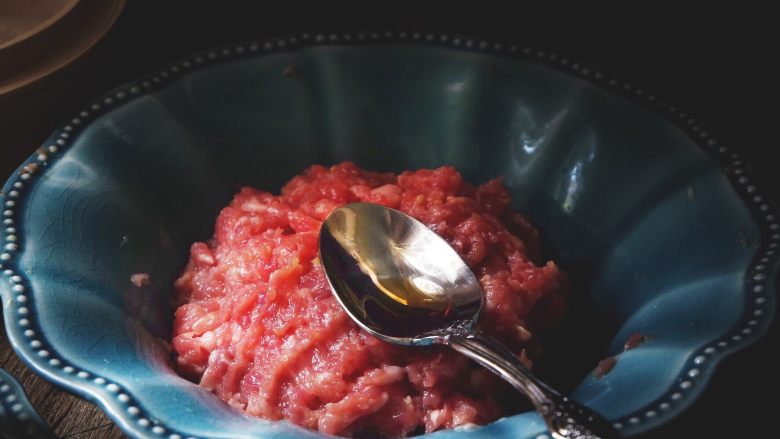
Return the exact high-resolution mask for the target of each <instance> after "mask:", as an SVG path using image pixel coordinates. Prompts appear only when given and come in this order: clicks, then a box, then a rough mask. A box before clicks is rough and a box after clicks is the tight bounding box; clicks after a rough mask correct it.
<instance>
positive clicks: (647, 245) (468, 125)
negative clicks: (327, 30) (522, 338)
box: [0, 34, 780, 439]
mask: <svg viewBox="0 0 780 439" xmlns="http://www.w3.org/2000/svg"><path fill="white" fill-rule="evenodd" d="M334 39H335V40H338V41H339V42H343V41H344V40H346V36H306V35H299V36H295V37H290V38H285V39H282V40H272V41H268V42H255V43H251V42H250V43H246V44H241V45H236V46H231V47H227V48H224V49H220V50H215V51H212V52H207V53H203V54H200V55H196V56H193V57H190V58H187V59H185V60H182V61H180V62H177V63H176V64H173V65H171V66H169V67H167V68H166V69H164V70H163V71H161V72H158V74H156V75H153V76H150V77H148V78H146V79H144V80H142V81H139V82H137V83H133V84H130V85H127V86H125V87H122V88H120V89H117V90H115V91H114V92H112V93H111V94H109V95H106V96H104V97H103V98H102V99H100V100H99V101H96V102H95V104H93V105H92V106H90V107H85V109H84V111H83V112H81V113H80V114H78V115H76V116H75V117H74V118H73V119H71V120H69V121H67V122H66V123H65V125H63V126H62V127H61V128H60V129H59V130H58V131H57V132H55V134H54V135H53V136H52V137H51V138H50V139H49V141H47V143H46V144H44V145H43V148H44V149H43V150H42V152H40V153H38V154H36V155H35V156H33V157H31V158H30V159H29V160H28V161H27V162H26V163H25V164H24V165H23V167H22V168H20V170H19V173H16V174H14V175H13V176H12V177H11V179H10V180H9V181H8V183H6V186H5V189H4V192H5V193H4V195H3V198H2V201H3V204H4V209H6V210H4V212H3V215H4V216H3V218H4V223H3V226H2V227H3V228H2V229H0V230H1V232H0V233H2V236H3V239H4V241H3V244H6V243H7V245H6V247H4V248H5V250H4V251H5V252H4V253H3V254H2V255H0V256H1V257H0V263H1V264H2V269H3V276H2V277H0V287H2V288H0V290H2V294H3V303H4V312H5V321H6V328H7V331H8V333H9V336H10V338H11V340H12V341H13V344H14V346H15V348H16V349H17V352H18V353H19V354H20V355H21V356H22V357H23V358H24V359H25V361H26V362H27V363H28V364H30V365H31V366H32V367H33V368H34V369H35V370H37V371H38V372H39V373H41V374H42V375H43V376H45V377H46V378H47V379H49V380H51V381H53V382H55V383H57V384H59V385H62V386H64V387H66V388H68V389H70V390H72V391H74V392H76V393H78V394H80V395H82V396H84V397H86V398H88V399H90V400H94V401H96V402H97V403H98V404H99V405H100V406H101V407H102V408H103V409H104V410H105V411H106V412H107V413H108V414H109V415H110V416H111V417H112V418H113V419H115V420H116V421H117V423H118V424H119V425H120V427H122V429H124V430H125V431H126V432H127V433H128V434H130V435H131V436H134V437H166V438H172V439H176V438H177V437H189V436H194V437H225V438H239V437H242V438H243V437H269V438H276V437H278V438H290V437H296V438H307V437H312V438H313V437H319V436H318V435H317V434H316V433H314V432H310V431H306V430H304V429H301V428H299V427H296V426H293V425H290V424H288V423H285V422H267V421H260V420H256V419H249V418H246V417H244V416H243V415H241V414H239V413H237V412H235V411H233V410H231V409H230V408H228V407H227V406H226V405H225V404H223V403H221V402H220V401H218V400H217V399H216V398H215V397H214V396H212V395H211V394H210V393H209V392H207V391H205V390H204V389H201V388H199V387H198V386H196V385H194V384H192V383H190V382H188V381H186V380H184V379H182V378H179V377H178V376H176V374H175V373H174V372H173V371H172V369H171V367H170V365H169V362H168V354H167V352H166V351H165V349H164V348H163V345H162V344H161V343H160V342H159V340H158V338H162V339H166V338H167V337H168V336H169V333H170V324H171V316H172V309H171V305H170V303H169V297H170V294H171V284H172V282H173V279H174V278H175V277H176V275H177V274H178V272H179V271H180V270H181V269H182V267H183V264H184V263H185V261H186V259H187V256H188V247H189V245H190V243H192V242H193V241H195V240H203V239H207V238H208V237H209V236H210V234H211V230H212V227H213V221H214V218H215V217H216V215H217V213H218V212H219V209H220V208H221V207H222V206H224V205H225V204H226V203H227V202H228V201H229V199H230V197H231V194H232V192H233V191H234V190H235V187H236V184H241V185H251V186H256V187H260V188H264V189H266V190H270V191H277V190H278V189H279V188H280V186H281V185H282V183H283V182H285V181H286V180H287V179H289V178H290V177H291V176H292V175H294V174H297V173H299V172H300V171H301V170H303V169H304V168H305V167H307V166H309V165H311V164H314V163H321V164H333V163H337V162H339V161H342V160H353V161H355V162H357V163H358V164H359V165H360V166H363V167H366V168H369V169H375V170H390V171H400V170H403V169H411V168H420V167H433V166H440V165H444V164H448V165H453V166H455V167H457V168H458V169H459V170H461V171H462V172H463V174H464V175H465V177H466V178H467V179H469V180H471V181H474V182H481V181H484V180H485V179H488V178H491V177H494V176H497V175H500V176H503V177H504V182H505V184H506V185H507V186H508V187H509V188H510V190H511V192H512V195H513V200H514V205H515V207H516V208H518V209H519V210H521V211H523V212H526V213H528V214H529V216H530V217H531V218H532V219H533V221H534V222H535V223H536V224H538V225H539V226H540V228H541V229H542V231H543V233H544V235H545V236H546V237H547V238H548V239H549V241H550V244H551V247H552V248H554V249H555V250H556V252H557V253H558V254H559V259H560V262H561V264H562V265H563V266H566V265H567V264H574V263H579V262H581V261H587V263H588V265H589V267H591V268H590V270H591V273H592V281H591V285H589V288H587V290H588V291H590V292H591V293H590V294H591V295H592V299H593V302H594V303H595V306H596V308H597V309H598V311H599V312H601V313H603V314H605V315H609V316H611V317H612V318H613V319H614V320H615V322H617V324H618V327H619V330H618V331H617V333H616V334H614V338H613V341H612V343H611V345H610V347H609V349H608V351H607V352H605V353H604V355H614V354H619V353H621V351H622V344H623V342H624V341H625V340H626V339H627V338H628V336H629V335H630V334H633V333H637V332H639V333H643V334H652V337H653V339H652V341H651V342H649V343H647V344H645V345H643V346H641V347H640V348H637V349H634V350H631V351H628V352H625V353H622V354H620V359H619V362H618V364H617V366H616V367H615V369H614V370H613V371H612V372H611V373H610V374H608V375H607V376H606V377H604V378H602V379H596V378H595V377H594V376H593V375H592V374H591V375H588V376H586V377H584V379H583V380H582V382H581V384H580V385H579V386H578V387H577V389H576V390H575V392H574V394H573V396H574V397H575V398H576V399H578V400H579V401H580V402H582V403H584V404H587V405H589V406H591V407H593V408H594V409H596V410H598V411H600V412H601V413H602V414H604V415H605V416H606V417H607V418H609V419H611V420H612V421H614V422H615V424H616V426H618V427H619V428H620V429H621V430H622V431H623V432H624V433H626V434H631V433H636V432H640V431H645V430H647V429H650V428H652V427H654V426H656V425H658V424H660V423H663V422H665V421H667V420H669V419H670V418H672V417H673V416H676V415H677V414H679V413H680V412H681V410H682V409H683V408H684V407H686V406H687V405H688V404H690V402H691V401H692V400H693V398H694V397H695V396H696V395H697V394H698V393H699V392H700V391H701V389H703V387H704V386H705V384H706V381H707V378H708V377H709V375H710V374H711V372H712V370H713V367H714V365H715V364H716V363H717V361H718V360H719V359H720V358H722V357H723V355H725V354H726V353H728V352H731V351H733V350H736V349H738V348H740V347H743V346H744V345H745V344H746V343H748V342H750V341H752V340H755V338H756V337H757V336H759V335H760V334H761V333H763V331H764V330H765V329H766V327H767V326H768V324H769V321H770V319H771V314H772V309H773V302H774V285H773V284H772V282H773V281H772V279H773V273H775V272H776V270H777V255H776V247H777V242H778V240H780V236H778V234H777V229H778V225H777V215H776V213H775V211H774V208H773V207H772V206H770V205H769V204H767V203H766V201H765V200H764V199H763V198H762V195H761V192H760V191H758V190H757V189H756V188H755V187H753V186H752V183H751V182H750V180H749V176H748V175H747V173H746V171H745V170H744V168H743V167H742V164H741V160H740V158H739V156H736V155H734V156H732V155H731V154H732V153H731V152H730V151H728V150H727V149H725V148H723V147H721V146H720V145H719V144H718V143H717V142H716V141H714V140H712V139H711V137H710V136H709V134H707V133H704V132H702V131H701V129H700V128H698V129H690V130H686V129H683V128H682V126H683V125H686V122H688V121H686V120H683V124H677V123H675V122H673V121H672V120H671V119H670V118H667V117H665V116H664V115H663V113H664V112H666V113H667V114H672V116H671V117H672V118H673V117H674V114H676V110H674V109H669V108H668V107H666V106H665V105H657V106H655V108H652V107H650V106H645V105H642V104H640V103H638V102H636V100H634V99H629V98H626V97H625V96H623V95H621V94H619V93H617V92H615V87H614V86H615V84H611V85H610V84H607V83H606V82H604V81H602V80H601V76H600V74H598V73H593V72H590V71H588V70H587V69H582V68H580V67H579V66H576V65H575V66H572V65H571V64H570V63H569V62H568V61H566V62H562V63H561V65H559V66H558V67H561V66H566V67H564V69H569V72H568V73H567V72H566V71H562V70H561V69H559V68H554V67H552V66H551V65H550V62H548V61H545V62H540V60H539V59H538V57H537V56H536V55H535V54H530V52H529V51H525V54H523V52H524V51H522V50H520V49H517V48H514V47H512V46H507V47H503V46H499V45H490V44H487V43H483V42H480V41H475V40H470V39H467V38H462V37H449V36H440V35H433V36H430V37H429V36H427V35H417V34H408V35H407V34H403V35H401V34H397V35H396V34H393V35H391V36H387V37H380V36H378V35H375V34H352V35H350V36H349V40H350V42H355V43H356V44H344V45H336V44H332V43H333V42H334ZM360 40H364V41H374V42H376V44H360V43H359V41H360ZM407 40H419V42H417V43H414V44H411V43H409V41H407ZM302 43H304V44H302ZM515 53H517V54H520V55H519V56H515ZM289 66H294V68H292V69H290V68H288V67H289ZM572 73H574V74H572ZM591 80H592V81H591ZM618 85H619V84H618ZM626 88H628V87H626ZM650 101H654V99H652V98H651V99H650ZM652 105H655V104H652ZM688 123H689V124H694V123H695V122H688ZM31 163H34V164H36V165H37V167H35V166H33V167H30V166H29V165H30V164H31ZM25 166H26V167H25ZM725 166H729V170H728V172H726V171H724V167H725ZM9 237H10V238H9ZM138 272H146V273H149V274H150V278H151V285H149V286H146V287H141V288H138V287H135V286H134V285H133V284H132V283H131V282H130V280H129V279H130V276H131V275H132V274H133V273H138ZM542 433H544V426H543V423H542V421H541V419H540V418H539V417H538V416H537V415H536V414H534V413H525V414H520V415H516V416H512V417H509V418H505V419H502V420H500V421H498V422H495V423H493V424H490V425H488V426H485V427H480V428H476V429H469V430H457V431H443V432H438V433H435V434H432V435H431V437H436V438H447V439H456V438H463V439H466V438H513V439H514V438H521V437H535V436H536V435H539V434H542Z"/></svg>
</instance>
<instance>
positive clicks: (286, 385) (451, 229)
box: [172, 162, 566, 437]
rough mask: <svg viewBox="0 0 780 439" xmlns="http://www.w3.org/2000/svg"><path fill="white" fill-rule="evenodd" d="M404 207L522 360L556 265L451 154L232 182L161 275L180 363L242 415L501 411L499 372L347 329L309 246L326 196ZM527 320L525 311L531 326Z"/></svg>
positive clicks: (483, 417)
mask: <svg viewBox="0 0 780 439" xmlns="http://www.w3.org/2000/svg"><path fill="white" fill-rule="evenodd" d="M356 201H363V202H371V203H377V204H383V205H386V206H389V207H392V208H395V209H399V210H401V211H403V212H406V213H408V214H410V215H412V216H414V217H415V218H417V219H419V220H420V221H422V222H423V223H425V224H426V225H427V226H428V227H430V228H431V229H433V230H434V231H435V232H436V233H438V234H439V235H441V236H442V237H444V238H445V239H446V240H447V241H448V242H449V243H450V244H451V245H452V246H453V247H454V248H455V249H456V250H457V251H458V253H459V254H460V255H461V256H462V257H463V259H464V260H465V261H466V262H467V263H468V265H469V266H470V267H471V268H472V269H473V270H474V272H475V273H476V274H477V277H478V278H479V279H480V282H481V284H482V287H483V289H484V291H485V294H486V307H485V309H484V314H483V315H482V317H481V322H480V327H481V329H482V330H484V331H486V332H487V333H489V334H492V335H493V336H495V337H497V338H498V339H500V340H501V341H502V342H504V343H506V344H507V345H508V346H510V347H511V348H512V349H513V350H514V351H515V352H517V354H518V355H519V356H520V357H521V358H522V359H523V360H524V361H526V362H528V363H530V360H529V358H531V359H532V358H533V357H534V355H535V353H536V351H538V349H531V346H534V344H535V343H534V340H535V339H534V338H533V337H532V333H533V332H535V331H538V330H541V329H544V328H542V327H540V326H541V325H544V326H549V325H552V324H554V323H556V322H557V321H558V320H559V318H560V317H561V315H562V314H563V312H564V308H565V302H564V300H563V296H562V295H563V293H564V292H565V289H566V277H565V275H564V274H563V273H562V272H560V271H559V270H558V268H557V267H556V265H555V264H554V263H552V262H547V263H542V260H541V259H540V255H539V252H538V247H539V244H538V237H537V235H538V234H537V232H536V230H535V229H534V228H533V227H532V226H531V225H530V223H529V222H528V221H527V220H526V219H525V218H524V217H523V216H521V215H519V214H517V213H513V212H512V211H510V210H508V205H509V202H510V198H509V193H508V191H507V190H506V188H505V187H504V186H503V185H502V183H501V181H500V180H499V179H494V180H490V181H488V182H487V183H484V184H482V185H481V186H479V187H475V186H473V185H471V184H469V183H466V182H464V181H463V180H462V178H461V175H460V174H459V173H458V172H457V171H456V170H455V169H453V168H451V167H442V168H438V169H433V170H419V171H407V172H404V173H402V174H400V175H397V176H396V175H395V174H392V173H375V172H368V171H364V170H361V169H360V168H358V167H357V166H355V165H354V164H352V163H349V162H347V163H342V164H339V165H336V166H333V167H331V168H325V167H322V166H312V167H311V168H309V169H307V170H306V171H305V172H304V173H303V174H302V175H300V176H297V177H295V178H293V179H292V180H291V181H290V182H289V183H287V185H286V186H285V187H284V188H283V189H282V193H281V195H279V196H275V195H272V194H269V193H267V192H262V191H258V190H255V189H251V188H243V189H241V191H240V192H239V193H238V194H237V195H236V196H235V197H234V198H233V200H232V202H231V203H230V205H229V206H227V207H226V208H224V209H223V210H222V212H221V213H220V215H219V217H218V218H217V221H216V226H215V233H214V237H213V239H212V240H211V241H209V242H208V243H204V242H198V243H195V244H193V245H192V248H191V254H190V260H189V263H188V264H187V267H186V268H185V269H184V272H183V273H182V274H181V277H180V278H179V279H178V280H177V281H176V283H175V290H176V301H177V306H178V309H177V310H176V316H175V322H174V337H173V343H172V344H173V348H174V350H175V353H176V354H177V365H178V368H179V371H180V372H181V373H182V374H183V375H185V376H187V377H189V378H191V379H193V380H196V381H197V382H199V383H200V385H201V386H203V387H205V388H207V389H209V390H211V391H212V392H214V393H215V394H216V395H217V396H218V397H219V398H221V399H222V400H224V401H226V402H227V403H229V404H230V405H231V406H233V407H235V408H237V409H238V410H242V411H245V412H246V413H247V414H249V415H253V416H257V417H261V418H266V419H288V420H290V421H292V422H294V423H296V424H300V425H303V426H305V427H308V428H311V429H315V430H319V431H321V432H324V433H329V434H336V435H344V436H350V435H365V436H371V437H376V436H386V437H398V436H406V435H409V434H415V433H420V432H423V431H424V432H431V431H434V430H438V429H442V428H451V427H456V426H460V425H465V424H470V423H474V424H482V423H487V422H490V421H493V420H495V419H497V418H498V417H499V416H501V415H502V410H501V409H500V407H499V405H498V404H497V402H496V399H495V395H497V394H499V393H500V392H501V391H502V389H504V390H505V388H504V387H503V386H504V384H503V383H501V382H500V381H499V380H498V379H497V378H495V377H494V376H492V375H491V374H490V373H489V372H487V371H486V370H484V369H482V368H481V367H479V366H477V365H475V364H474V363H472V362H471V361H469V360H467V359H466V358H465V357H463V356H461V355H459V354H457V353H455V352H454V351H450V350H448V349H446V348H441V347H431V348H411V347H400V346H394V345H390V344H388V343H385V342H383V341H380V340H378V339H376V338H374V337H372V336H370V335H368V334H367V333H366V332H364V331H362V330H361V329H359V328H358V327H357V326H356V325H355V324H354V323H353V322H352V321H351V320H350V319H349V317H348V316H347V315H346V314H345V313H344V311H343V310H342V309H341V307H340V306H339V304H338V303H337V302H336V300H335V299H334V297H333V296H332V294H331V291H330V289H329V287H328V284H327V282H326V281H325V277H324V274H323V272H322V268H321V266H320V263H319V259H318V257H317V249H318V242H317V237H318V233H319V228H320V225H321V223H322V221H323V220H324V219H325V217H326V216H327V215H328V213H330V212H331V211H332V210H333V209H335V208H336V207H339V206H341V205H344V204H346V203H350V202H356ZM531 322H534V323H536V324H537V326H536V327H531Z"/></svg>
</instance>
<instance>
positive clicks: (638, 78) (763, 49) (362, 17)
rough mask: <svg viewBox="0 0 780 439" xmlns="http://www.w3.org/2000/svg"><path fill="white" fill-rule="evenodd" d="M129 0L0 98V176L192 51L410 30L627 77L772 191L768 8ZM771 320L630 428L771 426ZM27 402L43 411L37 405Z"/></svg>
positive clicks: (670, 433) (663, 433)
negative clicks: (45, 76) (554, 57)
mask: <svg viewBox="0 0 780 439" xmlns="http://www.w3.org/2000/svg"><path fill="white" fill-rule="evenodd" d="M129 3H130V4H128V5H127V7H126V9H125V11H124V13H123V14H122V16H121V17H120V19H119V21H118V23H117V25H116V26H115V28H114V29H113V30H112V31H111V32H110V33H109V34H108V36H107V37H106V38H105V39H104V40H103V41H101V42H100V43H99V44H98V46H97V47H96V48H95V49H93V50H92V51H91V52H90V53H89V54H88V55H87V56H86V57H84V58H82V59H81V60H79V61H78V62H76V63H74V64H73V65H71V66H70V67H69V68H67V69H66V70H65V71H62V72H60V73H58V74H57V75H55V76H54V77H53V78H50V79H49V80H47V81H44V82H43V83H42V84H39V85H38V86H36V87H34V88H33V89H31V90H28V91H27V92H25V93H23V94H17V95H15V96H11V97H0V177H2V178H5V177H7V176H8V175H10V174H11V172H13V170H14V169H15V168H16V166H17V165H18V164H19V163H21V162H22V160H23V159H24V158H25V157H26V156H28V155H29V154H31V153H32V152H33V151H34V150H35V149H36V148H37V147H38V146H39V145H40V144H41V143H42V142H43V140H44V139H45V138H46V137H48V135H49V134H50V133H51V132H52V131H53V130H54V128H55V127H56V126H57V125H59V124H60V123H61V122H62V121H63V120H65V118H66V117H69V116H71V115H72V114H74V113H76V112H77V111H78V110H80V109H81V107H82V106H83V105H84V104H85V103H87V102H89V101H91V100H92V99H94V98H95V97H97V96H98V95H100V94H101V93H103V92H105V91H108V90H109V89H111V88H114V87H115V86H117V85H120V84H122V83H124V82H127V81H130V80H132V79H136V78H138V77H140V76H143V75H145V74H147V73H149V72H151V71H153V70H155V69H157V68H159V67H161V66H163V65H165V64H167V63H168V62H170V61H172V60H175V59H177V58H179V57H182V56H185V55H187V54H190V53H192V52H196V51H200V50H203V49H208V48H210V47H213V46H218V45H221V44H224V43H230V42H236V41H241V40H249V39H253V38H262V37H270V36H279V35H283V34H288V33H293V32H303V31H306V32H317V31H325V32H328V31H359V30H407V31H415V30H417V31H437V32H446V33H457V34H464V35H470V36H477V37H484V38H486V39H488V40H490V41H497V42H507V43H516V44H518V45H519V46H521V47H532V48H536V49H543V50H546V51H552V52H556V53H558V54H560V55H563V56H567V57H569V58H571V59H574V60H578V61H580V62H582V63H585V64H588V65H592V66H596V67H599V68H601V69H602V71H604V72H605V73H606V75H607V76H608V77H615V78H618V79H620V80H623V81H627V82H629V83H631V84H633V85H635V86H638V87H641V88H642V89H644V90H646V91H647V92H648V93H652V94H654V95H656V96H658V98H659V99H664V100H667V101H669V102H671V103H673V104H674V105H676V106H677V107H678V108H681V109H683V110H684V111H686V112H687V113H688V114H690V115H692V116H693V117H695V118H696V119H697V120H699V121H701V124H702V125H703V126H705V127H707V128H708V130H709V131H711V132H713V133H715V134H716V135H717V136H718V137H719V138H722V139H725V140H726V141H727V142H728V144H729V146H730V147H731V148H733V149H736V150H737V151H740V152H742V153H744V154H745V155H746V158H747V162H748V164H749V167H750V168H751V170H752V173H753V175H754V179H755V181H757V184H758V185H759V187H760V188H762V189H764V190H767V191H769V192H770V193H771V194H772V195H773V196H774V198H775V200H777V199H778V195H780V178H779V177H778V174H777V171H776V167H777V163H778V162H777V161H776V160H775V156H776V154H775V152H776V151H777V150H778V148H780V145H779V144H778V140H777V138H778V137H777V132H776V126H777V125H778V121H777V119H778V116H780V114H779V113H780V111H778V107H777V105H778V93H777V85H776V82H775V81H776V79H777V70H776V69H774V68H772V67H771V65H772V64H774V58H776V57H777V54H778V45H777V43H776V41H780V38H778V35H777V32H776V31H775V29H776V28H777V25H776V23H773V22H771V21H770V19H771V17H772V14H770V13H769V12H768V11H761V10H751V11H747V12H745V11H740V10H734V9H729V10H721V11H718V10H713V9H712V7H711V6H708V9H707V10H702V9H698V10H691V11H684V10H681V9H680V8H679V7H675V8H668V9H663V8H661V7H660V6H657V5H655V4H652V7H651V6H647V7H646V8H644V9H643V8H641V7H637V6H632V7H631V8H630V9H628V8H617V9H612V10H608V11H602V12H599V11H594V10H590V9H580V10H571V9H568V8H567V9H564V8H562V7H561V8H559V9H557V10H553V9H550V10H530V9H528V8H525V7H524V6H523V5H521V4H515V5H514V10H511V11H510V10H496V9H491V6H488V5H482V4H481V3H482V2H480V3H469V4H468V6H465V7H462V8H459V7H455V6H452V5H446V6H444V5H429V6H428V7H426V8H420V5H416V6H415V7H414V8H412V7H411V6H408V5H403V4H398V5H396V6H394V7H388V6H377V5H369V6H368V7H362V8H357V9H355V8H351V7H350V8H348V7H341V8H337V7H336V6H335V5H333V6H332V7H331V8H327V9H321V10H312V9H308V8H307V7H303V6H297V7H296V6H286V7H285V8H284V9H286V10H284V11H279V10H277V8H278V7H279V5H275V4H270V3H268V2H263V4H262V5H255V4H254V3H249V2H246V3H239V2H209V3H192V2H186V3H185V2H151V1H146V2H144V1H133V0H131V1H130V2H129ZM250 4H252V5H253V6H254V7H249V6H248V5H250ZM777 328H778V325H774V326H773V327H772V329H770V333H769V334H768V335H767V336H766V337H764V338H763V339H762V340H760V341H759V342H758V343H756V344H755V345H753V346H752V347H750V348H748V349H747V350H745V351H743V352H740V353H739V355H737V356H735V357H732V358H728V359H727V360H726V361H724V362H723V363H722V364H721V366H720V367H719V368H718V371H717V373H716V374H715V376H714V378H713V380H712V382H711V383H710V384H709V385H708V386H707V389H706V390H705V392H704V394H703V396H702V397H701V399H700V400H699V401H698V402H697V403H696V404H695V405H694V406H693V407H692V408H691V409H689V410H688V411H687V412H686V413H684V415H682V416H680V417H679V418H678V419H677V420H675V421H673V422H671V423H670V424H668V425H667V426H665V427H662V428H660V429H658V430H656V431H654V432H653V433H651V434H648V435H646V436H642V437H648V438H651V437H685V436H692V437H710V436H712V437H723V436H740V437H763V436H766V435H770V436H771V435H772V433H769V432H771V431H773V430H775V429H776V428H774V427H773V425H774V424H775V422H773V420H774V419H775V417H776V414H775V413H774V411H775V405H773V404H764V403H762V402H759V399H758V398H761V400H762V401H765V400H767V397H768V398H770V399H769V400H770V401H771V398H772V397H773V396H774V395H775V394H776V393H777V391H778V390H780V389H779V388H778V382H779V380H778V378H777V375H778V373H780V367H779V366H780V361H778V359H777V358H778V355H777V352H776V346H777V343H778V341H779V340H780V339H779V338H778V329H777ZM4 348H7V342H6V340H5V339H4V337H0V349H4ZM0 354H1V353H0ZM0 357H2V355H0ZM0 359H2V358H0ZM20 374H21V375H23V376H22V378H23V381H24V382H25V384H26V386H27V387H28V390H29V389H30V387H31V386H46V384H44V383H42V382H41V381H40V380H37V379H35V378H34V377H29V372H25V371H23V370H22V369H21V368H19V369H18V372H17V376H19V375H20ZM51 392H52V395H58V394H59V392H58V391H56V390H54V391H51ZM47 395H48V393H47ZM62 398H65V399H66V398H67V396H62ZM65 399H63V400H65ZM38 405H39V408H40V409H41V410H42V411H46V410H48V409H47V408H46V407H47V405H46V404H45V403H40V404H38ZM49 409H50V408H49ZM58 416H60V415H58ZM61 416H63V417H67V413H63V414H62V415H61ZM95 416H98V415H97V414H96V415H95ZM44 418H45V419H47V421H49V422H50V423H54V422H56V423H57V424H58V427H57V428H55V430H56V431H57V432H58V433H59V434H61V435H68V434H74V433H77V431H76V430H77V429H78V426H74V427H72V428H74V429H73V430H68V429H69V428H71V427H67V428H66V427H63V426H64V425H68V424H69V423H68V422H66V421H63V419H56V417H53V415H50V414H46V413H44ZM93 431H95V432H101V431H102V432H103V433H101V434H100V437H103V435H104V434H105V435H110V434H113V433H115V430H114V429H113V428H112V427H106V426H105V425H104V426H103V427H101V428H99V429H97V430H93ZM78 437H88V436H85V435H84V433H82V434H79V435H78ZM94 437H99V436H94Z"/></svg>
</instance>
